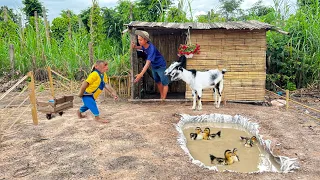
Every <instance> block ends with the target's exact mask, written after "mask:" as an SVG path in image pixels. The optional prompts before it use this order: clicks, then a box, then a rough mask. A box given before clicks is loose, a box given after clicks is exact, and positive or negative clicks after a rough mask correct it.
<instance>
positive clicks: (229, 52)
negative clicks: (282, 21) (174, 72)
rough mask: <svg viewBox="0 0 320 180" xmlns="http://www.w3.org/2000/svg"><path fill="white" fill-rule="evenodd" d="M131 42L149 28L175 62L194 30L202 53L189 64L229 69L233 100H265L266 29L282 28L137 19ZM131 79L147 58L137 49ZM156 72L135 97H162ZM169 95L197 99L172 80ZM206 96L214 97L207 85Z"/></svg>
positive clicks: (227, 89) (227, 93) (135, 89)
mask: <svg viewBox="0 0 320 180" xmlns="http://www.w3.org/2000/svg"><path fill="white" fill-rule="evenodd" d="M128 29H129V32H130V33H131V41H132V42H137V38H136V36H135V35H134V31H135V30H145V31H147V32H148V33H149V34H150V37H151V40H152V43H153V44H154V45H155V46H156V47H157V48H158V50H159V51H160V52H161V53H162V55H163V56H164V57H165V59H166V61H167V66H169V65H170V64H171V63H172V62H173V61H176V60H177V59H178V57H177V49H178V47H179V45H180V44H186V41H189V38H187V36H188V35H190V41H191V42H192V43H193V44H199V45H200V50H201V53H200V54H195V55H194V56H193V58H191V59H188V60H187V67H186V68H187V69H196V70H208V69H216V68H218V69H220V70H221V69H227V70H228V72H227V73H226V75H225V81H224V94H223V96H224V97H223V99H225V100H227V101H254V102H259V101H264V96H265V80H266V48H267V46H266V31H268V30H272V29H273V30H276V29H275V28H274V27H272V26H271V25H270V24H266V23H262V22H259V21H247V22H225V23H210V24H208V23H161V22H136V21H135V22H131V23H130V24H128ZM131 54H132V55H131V65H132V73H131V78H132V79H133V78H134V77H133V76H134V75H136V74H138V73H139V72H140V71H141V69H142V67H143V65H144V62H145V61H144V60H143V58H138V55H137V52H136V51H133V52H132V53H131ZM155 94H157V90H156V85H155V83H154V81H153V79H152V75H151V73H146V75H145V76H144V78H143V80H142V81H140V84H132V90H131V99H159V95H156V96H155ZM168 98H169V99H191V98H192V96H191V90H190V89H189V88H188V87H187V86H186V84H185V83H184V82H183V81H179V82H173V83H170V85H169V93H168ZM203 100H204V101H212V100H213V96H212V90H204V92H203Z"/></svg>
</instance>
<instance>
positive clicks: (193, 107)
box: [192, 90, 197, 110]
mask: <svg viewBox="0 0 320 180" xmlns="http://www.w3.org/2000/svg"><path fill="white" fill-rule="evenodd" d="M192 97H193V105H192V109H193V110H195V109H196V98H197V93H196V91H195V90H192Z"/></svg>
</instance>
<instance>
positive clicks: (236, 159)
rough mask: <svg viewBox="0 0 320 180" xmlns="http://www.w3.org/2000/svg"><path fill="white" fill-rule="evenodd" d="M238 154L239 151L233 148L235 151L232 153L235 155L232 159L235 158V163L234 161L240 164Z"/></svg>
mask: <svg viewBox="0 0 320 180" xmlns="http://www.w3.org/2000/svg"><path fill="white" fill-rule="evenodd" d="M237 152H238V149H237V148H233V151H232V153H233V155H232V158H233V161H234V162H238V161H240V159H239V156H238V155H237Z"/></svg>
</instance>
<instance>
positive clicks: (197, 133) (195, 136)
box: [190, 127, 203, 140]
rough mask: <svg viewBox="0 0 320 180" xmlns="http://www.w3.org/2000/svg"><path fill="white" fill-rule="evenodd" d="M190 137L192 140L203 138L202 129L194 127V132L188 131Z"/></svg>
mask: <svg viewBox="0 0 320 180" xmlns="http://www.w3.org/2000/svg"><path fill="white" fill-rule="evenodd" d="M190 138H191V139H193V140H199V139H203V135H202V130H201V128H200V127H196V129H195V133H190Z"/></svg>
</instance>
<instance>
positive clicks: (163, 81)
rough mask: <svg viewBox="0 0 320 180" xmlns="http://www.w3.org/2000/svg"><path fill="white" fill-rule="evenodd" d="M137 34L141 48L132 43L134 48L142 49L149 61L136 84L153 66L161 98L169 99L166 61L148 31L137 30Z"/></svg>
mask: <svg viewBox="0 0 320 180" xmlns="http://www.w3.org/2000/svg"><path fill="white" fill-rule="evenodd" d="M135 34H136V35H138V42H139V44H140V46H137V45H135V43H133V42H132V44H131V45H132V48H134V49H140V50H142V51H143V52H145V53H146V55H147V60H146V64H145V65H144V67H143V69H142V71H141V72H140V73H139V74H137V75H136V76H135V77H136V78H135V80H134V82H135V83H136V82H138V81H139V80H140V79H141V78H142V76H143V75H144V73H145V72H146V71H147V69H148V68H149V66H150V65H151V68H152V75H153V78H154V80H155V82H156V83H157V86H158V89H159V91H160V96H161V97H160V98H161V99H162V100H164V99H166V97H167V93H168V84H169V79H168V77H167V76H166V75H165V74H164V71H165V70H166V60H165V59H164V57H163V56H162V55H161V54H160V52H159V51H158V49H157V48H156V47H155V46H154V45H153V44H152V43H151V42H150V37H149V33H147V32H146V31H140V30H136V31H135Z"/></svg>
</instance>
